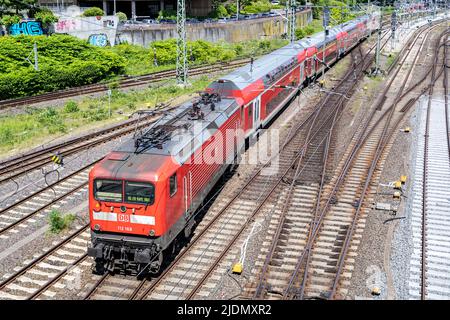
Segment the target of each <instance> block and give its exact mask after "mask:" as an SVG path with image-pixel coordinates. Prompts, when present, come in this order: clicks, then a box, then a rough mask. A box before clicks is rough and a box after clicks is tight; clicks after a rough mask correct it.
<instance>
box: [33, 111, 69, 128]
mask: <svg viewBox="0 0 450 320" xmlns="http://www.w3.org/2000/svg"><path fill="white" fill-rule="evenodd" d="M38 120H39V122H40V123H41V125H43V126H45V127H47V130H48V132H49V133H50V134H54V133H57V132H62V133H65V132H66V131H67V128H66V125H65V124H64V119H63V118H62V117H61V115H60V114H59V113H58V112H57V111H56V110H55V109H54V108H52V107H48V108H46V109H44V110H42V111H41V112H40V113H39V114H38Z"/></svg>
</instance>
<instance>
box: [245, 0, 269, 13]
mask: <svg viewBox="0 0 450 320" xmlns="http://www.w3.org/2000/svg"><path fill="white" fill-rule="evenodd" d="M270 9H272V4H271V3H270V1H269V0H259V1H256V2H253V3H252V4H250V5H246V6H245V7H244V9H243V10H242V13H262V12H268V11H270Z"/></svg>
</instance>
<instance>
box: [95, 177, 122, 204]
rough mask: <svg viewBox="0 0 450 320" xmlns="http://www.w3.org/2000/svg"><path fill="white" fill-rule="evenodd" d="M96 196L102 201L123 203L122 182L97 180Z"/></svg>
mask: <svg viewBox="0 0 450 320" xmlns="http://www.w3.org/2000/svg"><path fill="white" fill-rule="evenodd" d="M94 196H95V199H97V200H100V201H112V202H122V181H119V180H103V179H101V180H100V179H98V180H95V181H94Z"/></svg>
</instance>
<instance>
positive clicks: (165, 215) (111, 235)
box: [88, 16, 379, 273]
mask: <svg viewBox="0 0 450 320" xmlns="http://www.w3.org/2000/svg"><path fill="white" fill-rule="evenodd" d="M369 19H372V20H369ZM368 21H371V23H372V24H373V25H376V24H375V20H374V17H373V16H372V17H368V16H365V17H362V18H359V19H356V20H354V21H352V22H349V23H346V24H344V25H342V26H339V27H335V28H333V29H331V30H330V32H329V35H328V36H327V38H326V39H324V38H323V34H322V35H321V34H317V35H314V36H312V37H309V38H308V39H304V40H301V41H298V42H297V43H293V44H290V45H288V46H286V47H284V48H281V49H279V50H276V51H274V52H272V53H271V54H268V55H266V56H264V57H262V58H261V59H258V60H256V61H254V63H252V64H250V65H247V66H245V67H243V68H240V69H238V70H236V71H234V72H232V73H230V74H229V75H227V76H225V77H223V78H221V79H219V80H217V81H215V82H213V83H211V84H210V85H209V86H208V88H207V89H206V91H207V92H206V93H204V94H202V95H201V97H200V98H199V99H197V100H194V101H191V102H189V103H186V104H184V105H182V106H180V107H179V108H178V109H177V111H176V112H175V113H173V114H167V115H165V116H164V117H162V118H161V119H160V120H159V121H157V122H156V123H155V124H153V125H152V126H151V127H149V128H148V129H146V130H145V131H144V132H139V133H138V134H135V136H134V137H133V138H132V139H130V140H129V141H127V142H125V143H124V144H123V145H122V146H121V147H119V148H118V149H117V150H115V151H113V152H111V153H110V154H109V155H107V156H106V157H105V158H104V159H103V160H102V161H101V162H99V163H98V164H97V165H95V167H94V168H93V169H92V170H91V172H90V175H89V187H90V196H89V214H90V219H91V233H92V245H91V246H90V247H89V249H88V254H89V256H92V257H94V258H95V261H96V271H97V272H98V273H103V272H104V271H105V270H113V269H114V268H115V267H121V268H124V269H135V270H137V272H141V271H143V270H144V269H145V270H148V271H149V272H157V271H158V270H159V268H160V266H161V263H162V261H163V256H164V252H165V250H167V249H168V248H169V247H171V246H172V245H173V244H174V242H175V241H176V240H177V237H178V236H179V235H182V234H183V233H184V235H185V236H189V234H190V231H191V228H192V226H193V214H194V212H196V210H197V209H198V208H199V206H200V205H201V204H202V202H203V201H204V200H205V197H206V195H207V194H208V193H209V191H210V190H211V189H212V187H213V186H214V185H215V184H216V182H217V181H218V179H219V178H220V177H221V176H222V174H223V173H224V171H225V170H226V169H227V167H228V165H229V164H230V163H233V161H234V159H235V158H236V156H237V155H238V154H240V153H241V152H242V149H243V141H244V138H247V139H248V138H250V137H251V136H252V135H255V133H256V132H257V131H258V130H259V129H260V128H261V127H264V126H265V125H266V124H267V123H268V122H269V121H270V120H271V119H272V118H273V117H274V116H275V115H277V114H278V113H279V112H280V111H281V110H282V108H283V107H284V106H285V105H286V104H287V102H288V101H289V100H290V99H291V98H292V97H293V96H294V95H295V94H297V93H298V92H299V89H300V87H301V85H303V84H304V83H306V82H308V81H310V80H311V79H313V78H314V77H316V75H317V74H318V73H319V72H320V71H321V70H322V69H323V68H324V65H323V64H322V63H321V62H320V60H322V58H323V57H322V55H323V47H324V46H325V58H324V60H325V62H326V63H332V62H334V61H336V60H337V59H338V58H339V57H340V56H341V55H342V54H344V53H345V52H348V50H350V49H351V48H352V47H354V46H355V45H356V44H357V43H358V42H359V41H360V40H361V39H362V38H363V37H365V36H366V35H367V34H368V33H369V32H370V31H373V30H369V29H370V28H371V27H369V25H371V24H368V23H367V22H368ZM377 21H378V20H377ZM378 25H379V24H378Z"/></svg>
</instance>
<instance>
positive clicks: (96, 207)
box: [94, 201, 102, 211]
mask: <svg viewBox="0 0 450 320" xmlns="http://www.w3.org/2000/svg"><path fill="white" fill-rule="evenodd" d="M101 207H102V205H101V204H100V202H98V201H96V202H95V205H94V210H95V211H100V208H101Z"/></svg>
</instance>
